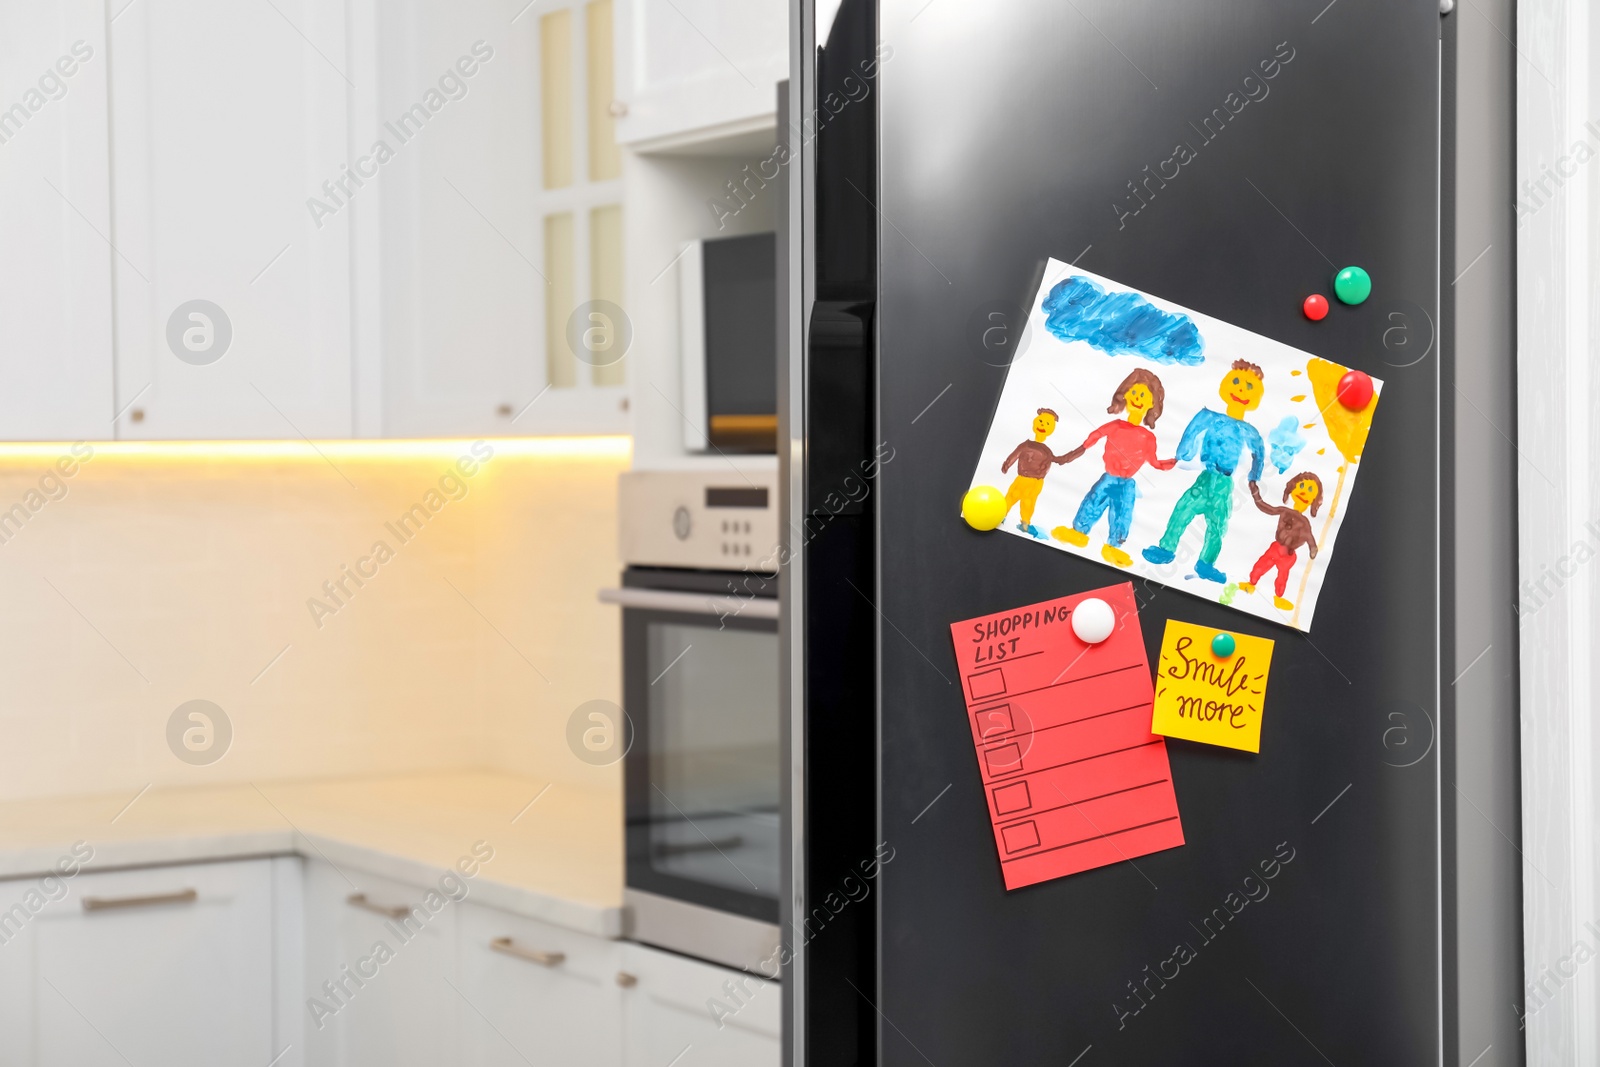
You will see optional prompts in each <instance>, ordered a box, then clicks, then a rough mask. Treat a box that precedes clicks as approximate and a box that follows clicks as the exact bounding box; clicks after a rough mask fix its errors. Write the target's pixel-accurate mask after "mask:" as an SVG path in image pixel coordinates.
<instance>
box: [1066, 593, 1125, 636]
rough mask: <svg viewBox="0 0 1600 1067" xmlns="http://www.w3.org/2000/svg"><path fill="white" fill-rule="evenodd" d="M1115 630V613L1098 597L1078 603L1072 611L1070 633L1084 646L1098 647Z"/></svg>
mask: <svg viewBox="0 0 1600 1067" xmlns="http://www.w3.org/2000/svg"><path fill="white" fill-rule="evenodd" d="M1116 628H1117V613H1116V612H1114V611H1112V610H1111V605H1110V604H1107V603H1106V602H1105V601H1104V600H1101V599H1100V598H1099V597H1090V598H1089V599H1088V600H1083V601H1079V603H1078V606H1077V607H1075V608H1073V609H1072V632H1073V633H1075V634H1077V635H1078V640H1080V641H1082V642H1083V643H1084V644H1086V645H1098V644H1099V643H1100V642H1101V641H1104V640H1105V639H1106V638H1108V637H1110V636H1111V631H1113V630H1115V629H1116Z"/></svg>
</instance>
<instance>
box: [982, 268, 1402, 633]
mask: <svg viewBox="0 0 1600 1067" xmlns="http://www.w3.org/2000/svg"><path fill="white" fill-rule="evenodd" d="M1348 370H1349V368H1347V367H1344V366H1341V365H1339V364H1337V363H1334V362H1331V361H1328V360H1324V359H1319V358H1317V357H1315V356H1312V355H1309V354H1308V353H1305V352H1302V351H1300V350H1299V349H1295V348H1291V347H1290V346H1288V345H1285V344H1281V343H1279V342H1277V341H1274V340H1272V339H1270V338H1267V337H1262V336H1261V335H1259V334H1255V333H1251V332H1250V331H1248V330H1243V329H1240V328H1239V327H1237V326H1233V325H1230V324H1229V323H1226V322H1221V321H1219V320H1217V319H1214V318H1211V317H1210V316H1208V315H1202V314H1199V313H1198V312H1194V311H1190V310H1189V309H1187V308H1184V307H1181V306H1179V305H1177V304H1173V303H1171V302H1170V301H1166V300H1162V299H1161V298H1160V297H1156V296H1152V295H1150V294H1148V293H1143V292H1140V291H1139V290H1137V289H1132V288H1129V287H1128V286H1125V285H1121V284H1119V283H1118V282H1115V281H1112V280H1111V279H1109V278H1104V277H1101V276H1099V275H1097V274H1094V273H1092V272H1090V271H1087V270H1084V269H1082V268H1079V267H1073V266H1070V265H1068V264H1066V263H1063V262H1061V261H1059V260H1051V261H1050V263H1049V265H1048V266H1047V268H1046V270H1045V275H1044V281H1043V283H1042V284H1041V286H1040V288H1039V292H1038V294H1037V295H1036V297H1035V299H1034V302H1033V307H1032V309H1031V312H1030V318H1029V324H1028V328H1027V330H1026V331H1025V333H1024V336H1023V338H1022V339H1021V340H1020V341H1019V343H1018V346H1017V352H1016V354H1015V356H1014V358H1013V360H1012V363H1011V367H1010V370H1009V372H1008V374H1007V377H1006V383H1005V387H1004V389H1003V391H1002V393H1001V396H1000V401H999V404H998V406H997V407H996V409H995V414H994V419H993V421H992V422H991V423H990V426H989V434H988V438H987V439H986V440H985V442H984V446H983V451H982V454H981V456H980V458H979V460H978V465H977V469H976V470H975V471H974V472H973V475H972V482H971V485H972V486H974V487H976V486H993V487H995V488H997V489H998V490H1000V492H1002V493H1004V494H1005V495H1006V499H1007V502H1008V503H1009V504H1010V511H1009V512H1008V514H1007V516H1006V520H1005V522H1004V523H1002V524H1001V526H1000V529H1002V530H1004V531H1005V532H1006V533H1008V534H1011V535H1012V536H1016V537H1025V538H1028V539H1029V540H1032V541H1037V542H1038V543H1039V544H1041V545H1046V546H1049V547H1051V548H1055V549H1058V550H1060V551H1063V552H1071V553H1073V554H1075V555H1078V556H1083V557H1085V558H1087V559H1092V560H1095V561H1097V562H1100V563H1103V564H1104V565H1106V566H1108V567H1114V568H1116V569H1117V570H1121V571H1124V572H1126V573H1128V574H1130V575H1137V576H1140V577H1143V578H1146V579H1149V580H1152V581H1157V582H1161V583H1164V584H1166V585H1170V586H1173V587H1174V588H1177V589H1181V590H1183V591H1184V592H1186V593H1191V594H1193V595H1195V596H1200V597H1204V598H1206V599H1208V600H1213V601H1217V602H1220V603H1222V604H1226V605H1228V606H1230V607H1232V608H1234V609H1236V610H1239V611H1244V612H1248V613H1250V614H1252V615H1256V616H1259V617H1261V618H1264V619H1270V620H1272V621H1273V622H1278V623H1282V624H1284V625H1287V626H1292V627H1294V628H1296V629H1299V630H1306V631H1309V630H1310V628H1311V620H1312V617H1313V615H1314V614H1315V611H1316V604H1317V599H1318V596H1319V595H1320V594H1321V592H1322V589H1323V586H1324V583H1325V580H1326V577H1327V574H1328V570H1329V567H1330V566H1331V565H1332V563H1333V557H1334V548H1335V543H1336V541H1337V539H1338V535H1339V525H1340V523H1341V522H1342V521H1343V519H1344V513H1345V511H1346V509H1347V505H1348V502H1349V498H1350V495H1351V493H1352V492H1354V490H1355V482H1356V474H1357V473H1358V469H1359V466H1360V463H1359V460H1360V458H1361V451H1362V449H1363V448H1364V447H1365V445H1366V440H1367V433H1368V431H1369V430H1370V428H1371V425H1372V418H1373V414H1374V412H1375V411H1376V409H1377V404H1378V397H1379V393H1380V392H1381V390H1382V388H1383V383H1382V382H1380V381H1378V380H1376V379H1374V380H1373V396H1372V400H1371V402H1370V403H1368V404H1367V406H1366V408H1365V409H1364V410H1361V411H1350V410H1348V409H1346V408H1345V407H1344V406H1343V405H1342V404H1341V403H1340V402H1339V401H1338V399H1337V397H1336V390H1337V387H1338V383H1339V379H1340V378H1341V377H1343V376H1344V375H1345V374H1346V373H1347V371H1348ZM1252 483H1253V484H1254V489H1252ZM1313 553H1314V554H1315V555H1314V556H1313ZM1347 578H1348V579H1349V580H1351V581H1355V580H1356V578H1357V576H1354V575H1349V576H1347Z"/></svg>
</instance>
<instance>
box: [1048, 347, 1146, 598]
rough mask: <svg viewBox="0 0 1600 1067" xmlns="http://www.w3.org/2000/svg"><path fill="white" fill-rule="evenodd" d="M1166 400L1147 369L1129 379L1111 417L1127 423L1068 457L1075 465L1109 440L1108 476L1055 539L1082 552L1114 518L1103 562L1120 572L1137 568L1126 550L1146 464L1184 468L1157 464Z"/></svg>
mask: <svg viewBox="0 0 1600 1067" xmlns="http://www.w3.org/2000/svg"><path fill="white" fill-rule="evenodd" d="M1166 397H1167V391H1166V390H1165V389H1164V388H1163V387H1162V385H1161V379H1160V378H1157V377H1156V376H1155V375H1154V374H1152V373H1151V372H1149V371H1147V370H1145V369H1143V368H1140V369H1138V370H1136V371H1134V372H1133V373H1132V374H1130V375H1128V376H1127V377H1126V378H1124V379H1123V380H1122V384H1121V385H1119V386H1117V388H1116V391H1115V392H1113V393H1112V394H1111V405H1110V406H1109V407H1107V408H1106V412H1107V413H1108V414H1111V415H1122V416H1124V417H1123V418H1120V419H1112V420H1111V421H1110V422H1108V423H1106V424H1105V425H1104V426H1101V427H1098V428H1097V429H1095V430H1094V431H1093V432H1092V433H1090V434H1089V436H1088V437H1086V438H1084V441H1083V444H1081V445H1079V446H1078V447H1077V448H1074V449H1073V450H1072V451H1071V452H1068V453H1067V454H1066V455H1065V456H1064V457H1062V458H1063V460H1064V461H1065V462H1067V463H1071V462H1072V461H1073V460H1075V459H1077V458H1078V457H1079V456H1081V455H1083V454H1084V452H1086V451H1087V450H1088V449H1089V448H1090V446H1092V445H1093V444H1094V443H1095V442H1096V441H1100V440H1104V441H1105V443H1106V446H1105V455H1104V457H1103V458H1104V461H1105V466H1106V472H1105V473H1104V474H1102V475H1101V476H1100V480H1099V481H1097V482H1095V483H1094V485H1093V486H1091V487H1090V489H1089V491H1088V493H1086V494H1084V497H1083V502H1082V503H1081V504H1079V505H1078V514H1077V515H1076V516H1075V517H1074V518H1073V520H1072V525H1071V526H1057V527H1056V528H1055V529H1054V530H1052V531H1050V533H1051V535H1052V536H1053V537H1055V538H1056V539H1057V540H1059V541H1065V542H1066V543H1067V544H1069V545H1076V546H1078V547H1079V548H1082V547H1084V546H1085V545H1087V544H1088V543H1089V531H1090V530H1092V529H1093V528H1094V524H1095V523H1097V522H1099V521H1100V516H1101V515H1107V513H1108V512H1109V515H1108V516H1107V519H1106V525H1107V527H1108V528H1107V530H1106V543H1105V544H1104V545H1103V546H1101V549H1100V556H1101V558H1102V559H1104V560H1105V561H1106V562H1107V563H1110V564H1113V565H1115V566H1118V567H1127V566H1131V565H1132V564H1133V559H1132V557H1130V556H1129V555H1128V554H1127V553H1126V552H1124V551H1123V550H1122V543H1123V542H1124V541H1126V540H1127V539H1128V531H1129V530H1130V529H1131V528H1132V527H1133V502H1134V499H1135V497H1136V496H1137V495H1138V494H1137V491H1136V488H1135V486H1134V483H1133V478H1134V475H1136V474H1138V473H1139V470H1140V468H1142V467H1143V466H1144V465H1145V464H1146V463H1148V464H1150V466H1152V467H1155V468H1156V469H1158V470H1164V471H1166V470H1171V469H1172V468H1173V467H1174V466H1175V465H1176V464H1177V462H1178V461H1177V460H1176V459H1157V458H1156V435H1155V434H1154V433H1153V432H1152V431H1153V430H1154V429H1155V427H1156V420H1157V419H1159V418H1160V417H1161V408H1162V405H1163V404H1164V403H1165V401H1166Z"/></svg>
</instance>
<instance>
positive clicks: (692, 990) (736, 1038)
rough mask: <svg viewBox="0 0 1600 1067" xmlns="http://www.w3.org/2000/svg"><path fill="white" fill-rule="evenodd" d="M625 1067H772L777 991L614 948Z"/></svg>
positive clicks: (706, 968)
mask: <svg viewBox="0 0 1600 1067" xmlns="http://www.w3.org/2000/svg"><path fill="white" fill-rule="evenodd" d="M622 968H623V971H624V972H625V973H626V975H627V978H626V979H625V982H626V983H627V987H628V988H627V990H626V994H625V997H624V1003H623V1030H624V1033H625V1034H626V1035H627V1054H626V1060H625V1062H626V1064H627V1067H660V1065H662V1064H667V1063H671V1064H672V1065H673V1067H778V1064H779V1063H780V1062H781V1061H782V1058H783V1055H782V1046H781V1035H782V1033H783V991H782V989H781V988H780V987H779V985H778V983H776V982H767V981H763V980H761V979H760V978H756V977H754V976H753V975H751V974H748V973H746V972H744V971H736V970H732V969H730V968H727V967H719V966H717V965H715V964H711V963H703V962H701V961H699V960H692V959H688V958H686V957H684V956H679V955H675V954H674V953H671V952H662V951H660V950H659V949H653V948H649V947H647V946H644V945H636V944H632V943H626V944H624V945H623V946H622Z"/></svg>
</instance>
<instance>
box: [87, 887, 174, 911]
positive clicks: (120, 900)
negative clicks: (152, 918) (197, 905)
mask: <svg viewBox="0 0 1600 1067" xmlns="http://www.w3.org/2000/svg"><path fill="white" fill-rule="evenodd" d="M199 899H200V894H199V893H197V892H195V891H194V890H193V889H180V890H178V891H177V892H176V893H153V894H151V895H150V896H145V897H84V898H83V910H84V911H110V910H111V909H113V908H153V907H157V906H159V905H161V904H193V903H194V902H195V901H197V900H199Z"/></svg>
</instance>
